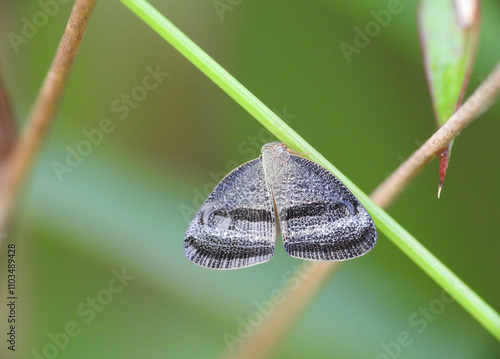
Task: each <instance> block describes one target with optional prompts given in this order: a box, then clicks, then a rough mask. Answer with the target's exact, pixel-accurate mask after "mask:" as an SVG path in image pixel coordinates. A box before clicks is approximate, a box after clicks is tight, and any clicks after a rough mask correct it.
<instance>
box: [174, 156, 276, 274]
mask: <svg viewBox="0 0 500 359" xmlns="http://www.w3.org/2000/svg"><path fill="white" fill-rule="evenodd" d="M275 243H276V221H275V215H274V205H273V200H272V196H271V193H270V191H269V190H268V188H267V186H266V181H265V178H264V172H263V167H262V163H261V160H260V158H257V159H255V160H252V161H250V162H247V163H245V164H243V165H241V166H239V167H238V168H236V169H234V170H233V171H232V172H231V173H229V174H228V175H227V176H226V177H225V178H224V179H223V180H222V181H221V182H220V183H219V184H218V185H217V186H216V187H215V188H214V190H213V191H212V193H211V194H210V195H209V197H208V198H207V200H206V201H205V203H203V205H202V206H201V208H200V210H199V211H198V213H196V215H195V217H194V218H193V220H192V221H191V223H190V224H189V227H188V229H187V231H186V235H185V237H184V252H185V254H186V257H187V258H188V259H189V260H191V261H192V262H193V263H195V264H197V265H199V266H202V267H206V268H212V269H234V268H243V267H249V266H252V265H255V264H259V263H261V262H265V261H268V260H269V259H271V257H272V256H273V254H274V247H275Z"/></svg>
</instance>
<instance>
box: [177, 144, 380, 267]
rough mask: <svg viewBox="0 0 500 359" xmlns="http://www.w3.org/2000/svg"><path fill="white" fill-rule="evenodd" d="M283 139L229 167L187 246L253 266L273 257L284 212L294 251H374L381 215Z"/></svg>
mask: <svg viewBox="0 0 500 359" xmlns="http://www.w3.org/2000/svg"><path fill="white" fill-rule="evenodd" d="M294 153H295V152H294V151H291V150H289V149H288V148H287V147H286V146H285V145H284V144H282V143H269V144H266V145H264V146H263V147H262V156H261V157H259V158H257V159H255V160H253V161H250V162H247V163H245V164H243V165H241V166H240V167H238V168H236V169H235V170H233V171H232V172H231V173H229V174H228V175H227V176H226V177H225V178H224V179H223V180H222V181H221V182H220V183H219V184H218V185H217V186H216V187H215V189H214V190H213V191H212V193H211V194H210V195H209V197H208V198H207V200H206V201H205V203H203V205H202V206H201V208H200V210H199V211H198V213H196V215H195V217H194V218H193V220H192V221H191V223H190V224H189V227H188V229H187V231H186V235H185V237H184V252H185V254H186V257H187V258H188V259H189V260H191V261H192V262H193V263H195V264H197V265H199V266H202V267H206V268H212V269H235V268H243V267H249V266H252V265H255V264H259V263H262V262H265V261H268V260H269V259H271V257H272V256H273V254H274V247H275V244H276V231H277V229H276V215H275V211H277V214H278V219H279V223H280V228H281V234H282V237H283V244H284V246H285V251H286V252H287V253H288V254H290V255H291V256H292V257H297V258H303V259H309V260H325V261H326V260H328V261H332V260H333V261H341V260H347V259H351V258H355V257H358V256H361V255H363V254H365V253H367V252H369V251H370V250H371V249H372V248H373V247H374V246H375V243H376V240H377V231H376V229H375V225H374V224H373V221H372V219H371V217H370V215H369V214H368V212H367V211H366V209H365V208H364V207H363V205H362V204H361V203H360V202H359V201H358V200H357V198H356V197H354V195H353V194H352V193H351V191H349V190H348V189H347V187H345V186H344V184H343V183H342V182H340V181H339V180H338V179H337V177H335V176H334V175H333V174H332V173H330V172H329V171H327V170H326V169H325V168H323V167H321V166H320V165H318V164H316V163H315V162H313V161H311V160H308V159H307V158H304V157H301V156H298V155H296V154H294Z"/></svg>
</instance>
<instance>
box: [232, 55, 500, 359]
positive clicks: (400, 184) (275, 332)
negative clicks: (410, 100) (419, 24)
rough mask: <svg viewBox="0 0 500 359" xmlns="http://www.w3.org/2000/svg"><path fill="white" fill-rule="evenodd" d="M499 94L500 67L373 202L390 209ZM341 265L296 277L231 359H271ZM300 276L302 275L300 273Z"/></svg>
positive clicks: (320, 265)
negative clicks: (307, 307) (266, 316)
mask: <svg viewBox="0 0 500 359" xmlns="http://www.w3.org/2000/svg"><path fill="white" fill-rule="evenodd" d="M499 92H500V63H499V64H498V65H497V66H496V67H495V69H494V70H493V72H492V73H491V74H490V75H489V76H488V78H487V79H486V80H485V81H484V82H483V83H482V84H481V86H479V87H478V89H477V90H476V91H475V92H474V93H473V94H472V96H471V97H470V98H469V99H468V100H467V101H466V102H465V103H464V104H463V106H462V107H460V108H459V109H458V110H457V111H456V112H455V114H454V115H453V116H452V117H451V118H450V119H449V120H448V122H446V124H445V125H443V126H442V127H441V128H440V129H439V130H438V131H437V132H436V133H435V134H434V135H433V136H431V137H430V138H429V140H428V141H427V142H426V143H424V144H423V145H422V146H421V147H420V148H419V149H418V150H417V151H416V152H415V153H414V154H413V155H412V156H411V157H410V158H408V160H407V161H406V162H405V163H403V164H402V165H401V166H400V167H399V168H398V169H397V170H396V171H394V173H393V174H392V175H391V176H389V177H388V178H387V180H386V181H384V182H383V183H382V184H381V185H380V186H379V187H378V188H377V189H376V190H375V191H374V192H373V193H372V194H371V195H370V197H371V198H372V200H373V201H374V202H375V203H376V204H377V205H379V206H380V207H382V208H387V207H388V206H389V205H390V204H391V203H392V202H393V201H394V200H395V199H396V197H397V195H398V194H399V193H400V192H401V191H402V190H403V189H404V188H405V187H406V186H407V185H408V183H409V182H410V181H411V180H412V178H414V177H415V176H416V174H417V173H418V172H420V171H421V170H422V168H424V166H425V165H426V164H427V163H428V162H429V160H430V159H431V158H432V157H433V156H434V155H435V154H436V153H437V152H438V151H439V150H440V149H442V148H444V147H446V146H447V144H448V143H449V142H450V141H451V140H453V139H454V138H455V137H456V136H457V135H458V134H459V133H460V132H461V131H462V130H463V129H464V128H465V127H467V125H468V124H469V123H470V122H472V121H473V120H474V119H475V118H477V117H478V116H479V115H480V114H481V113H483V112H484V111H486V109H488V107H489V105H490V104H491V103H492V101H493V100H494V99H495V98H496V97H498V95H499ZM340 263H341V262H320V263H318V264H317V265H316V266H315V267H314V269H313V270H312V271H311V272H310V275H309V276H308V277H307V278H303V277H301V276H300V275H296V276H295V277H294V278H293V279H292V280H290V282H292V283H299V284H298V287H297V285H295V286H294V287H293V288H285V289H284V295H283V298H284V299H283V302H282V303H280V304H279V305H276V307H275V309H274V312H273V313H272V315H271V316H270V317H269V318H268V319H267V320H266V321H265V322H264V323H263V324H262V325H261V326H260V327H259V328H257V329H255V331H254V332H253V333H252V335H250V337H249V338H248V339H246V340H245V341H244V342H243V343H242V344H241V345H240V346H239V347H237V348H236V350H234V351H233V352H231V353H229V354H228V357H230V358H238V359H239V358H253V359H260V358H266V357H268V356H269V355H270V354H271V352H272V350H274V349H275V348H276V346H277V345H278V344H279V342H280V341H281V339H282V338H283V337H284V336H285V335H286V333H287V332H288V330H290V328H291V326H292V325H293V323H294V322H295V321H296V320H297V318H298V317H299V315H300V313H301V312H303V311H304V309H305V307H306V305H307V304H308V303H309V302H310V300H311V299H312V298H313V297H314V294H315V293H316V292H318V290H319V289H320V288H321V286H322V285H323V283H325V281H326V280H327V279H328V278H329V276H330V274H331V273H332V272H333V271H334V270H336V269H337V268H339V267H340ZM306 266H308V264H304V265H303V267H304V268H305V267H306ZM299 272H301V271H300V270H299Z"/></svg>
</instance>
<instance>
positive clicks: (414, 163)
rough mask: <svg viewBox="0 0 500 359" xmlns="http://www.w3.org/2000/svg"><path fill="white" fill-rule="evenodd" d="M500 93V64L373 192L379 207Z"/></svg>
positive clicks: (394, 194)
mask: <svg viewBox="0 0 500 359" xmlns="http://www.w3.org/2000/svg"><path fill="white" fill-rule="evenodd" d="M499 93H500V63H499V64H497V66H496V67H495V69H494V70H493V71H492V72H491V74H490V75H489V76H488V78H486V80H485V81H483V83H482V84H481V85H480V86H479V87H478V88H477V89H476V91H475V92H474V93H473V94H472V95H471V96H470V97H469V98H468V99H467V101H466V102H465V103H464V104H463V105H462V106H461V107H460V108H459V109H458V110H457V111H456V112H455V113H454V114H453V115H452V116H451V117H450V119H449V120H448V121H447V122H446V123H445V124H444V125H443V126H442V127H441V128H440V129H439V130H438V131H437V132H436V133H435V134H434V135H432V136H431V138H429V139H428V140H427V142H425V143H424V144H423V145H422V146H421V147H420V148H419V149H418V150H417V151H415V152H414V153H413V155H411V156H410V157H409V158H408V159H407V160H406V161H405V162H404V163H403V164H401V166H399V168H398V169H396V171H394V172H393V173H392V174H391V175H390V176H389V177H388V178H387V179H386V180H385V181H384V182H382V183H381V184H380V185H379V186H378V187H377V188H376V189H375V191H373V193H372V194H371V196H370V197H371V198H372V199H373V201H374V202H375V203H377V204H378V205H379V206H380V207H382V208H387V207H389V205H390V204H391V203H392V202H394V200H395V199H396V197H397V196H398V195H399V194H400V193H401V192H402V191H403V190H404V189H405V188H406V186H407V185H408V184H409V183H410V181H411V180H412V179H413V178H414V177H415V176H416V175H417V174H418V173H419V172H420V171H421V170H422V169H423V168H424V167H425V165H426V164H427V163H428V162H429V161H430V160H431V159H432V158H433V157H434V156H435V155H436V153H438V152H439V151H440V150H442V149H443V148H446V147H447V146H448V144H449V143H450V142H451V140H453V139H454V138H455V137H456V136H457V135H459V134H460V132H461V131H462V130H463V129H464V128H465V127H467V126H468V125H469V123H471V122H472V121H474V120H475V119H476V118H477V117H478V116H479V115H481V114H482V113H483V112H484V111H486V110H487V109H488V108H489V106H490V105H491V103H492V102H493V100H494V99H495V98H497V97H498V95H499Z"/></svg>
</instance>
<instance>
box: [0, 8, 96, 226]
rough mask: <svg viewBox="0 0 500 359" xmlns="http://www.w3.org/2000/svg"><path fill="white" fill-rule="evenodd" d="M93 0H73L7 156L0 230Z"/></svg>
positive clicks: (60, 89) (66, 74) (52, 115)
mask: <svg viewBox="0 0 500 359" xmlns="http://www.w3.org/2000/svg"><path fill="white" fill-rule="evenodd" d="M95 2H96V0H77V1H76V3H75V5H74V7H73V10H72V12H71V15H70V18H69V21H68V25H67V26H66V29H65V31H64V34H63V37H62V39H61V42H60V44H59V47H58V49H57V52H56V55H55V58H54V60H53V61H52V65H51V67H50V69H49V72H48V73H47V76H46V77H45V80H44V82H43V84H42V87H41V89H40V92H39V93H38V97H37V99H36V101H35V104H34V106H33V108H32V110H31V112H30V115H29V117H28V122H27V125H26V127H25V128H24V131H23V133H22V135H21V137H20V139H19V140H18V141H17V142H16V143H15V145H14V147H13V149H12V151H11V153H10V155H9V157H8V159H7V162H6V168H5V170H6V171H5V176H4V178H3V181H2V183H1V188H0V198H1V201H0V233H1V232H2V231H3V230H4V229H5V227H6V225H7V223H8V220H9V218H10V215H11V212H12V208H13V205H14V203H15V199H16V197H17V194H18V192H19V189H20V187H21V185H22V183H23V180H24V178H25V177H26V174H27V173H28V170H29V169H30V167H31V165H32V163H33V161H34V158H35V156H36V154H37V152H38V150H39V148H40V145H41V143H42V141H43V140H44V138H45V136H46V134H47V131H48V129H49V127H50V125H51V123H52V122H53V120H54V118H55V115H56V112H57V109H58V107H59V104H60V102H61V98H62V95H63V93H64V90H65V88H66V83H67V81H68V77H69V74H70V71H71V68H72V66H73V62H74V60H75V57H76V54H77V52H78V49H79V47H80V43H81V41H82V38H83V34H84V33H85V29H86V28H87V24H88V21H89V18H90V15H91V14H92V10H93V8H94V6H95Z"/></svg>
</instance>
